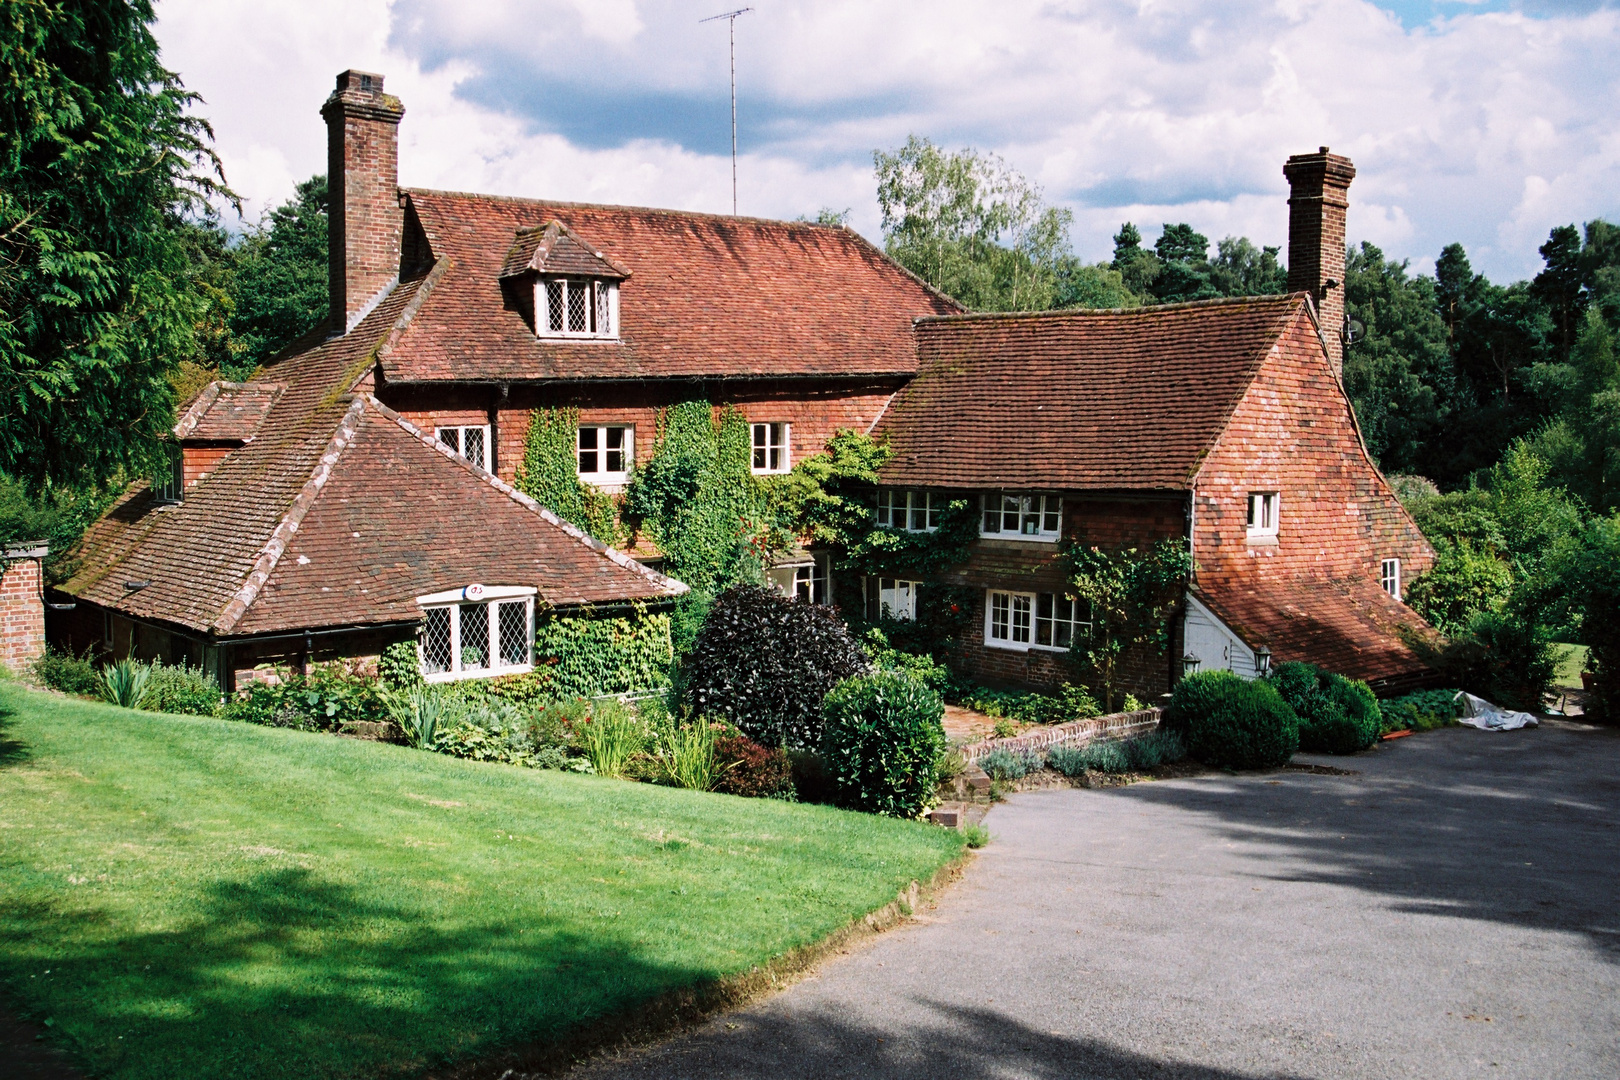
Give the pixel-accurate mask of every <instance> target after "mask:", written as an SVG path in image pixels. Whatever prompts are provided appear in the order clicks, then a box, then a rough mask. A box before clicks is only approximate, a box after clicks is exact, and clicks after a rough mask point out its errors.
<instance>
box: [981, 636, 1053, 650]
mask: <svg viewBox="0 0 1620 1080" xmlns="http://www.w3.org/2000/svg"><path fill="white" fill-rule="evenodd" d="M984 647H985V648H987V649H1000V650H1001V651H1002V652H1043V653H1066V652H1070V651H1071V650H1070V649H1068V648H1067V647H1065V646H1062V645H1035V644H1033V643H1032V644H1029V645H1020V644H1018V643H1017V642H1015V641H996V640H994V639H993V638H986V639H985V642H984Z"/></svg>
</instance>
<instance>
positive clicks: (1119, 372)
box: [875, 293, 1305, 490]
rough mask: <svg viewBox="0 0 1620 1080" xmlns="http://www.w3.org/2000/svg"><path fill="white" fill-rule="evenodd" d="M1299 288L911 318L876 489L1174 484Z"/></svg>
mask: <svg viewBox="0 0 1620 1080" xmlns="http://www.w3.org/2000/svg"><path fill="white" fill-rule="evenodd" d="M1304 311H1305V297H1304V294H1302V293H1301V294H1294V295H1292V296H1261V297H1244V298H1239V299H1231V300H1206V301H1201V302H1198V303H1190V304H1167V305H1161V306H1157V307H1142V308H1126V309H1117V310H1091V311H1060V312H1046V313H1041V314H1032V315H960V316H954V317H949V318H936V319H924V320H922V321H921V322H919V323H918V324H917V349H918V355H919V358H920V369H919V371H918V374H917V377H916V378H915V379H913V380H912V381H911V383H910V384H909V385H908V386H907V387H906V388H905V389H904V390H902V391H901V392H900V393H899V394H898V395H897V396H896V397H895V399H894V401H893V402H892V403H891V404H890V406H889V408H888V409H887V410H886V411H885V412H884V414H883V416H882V417H881V418H880V420H879V422H878V424H877V425H876V427H875V431H877V432H879V433H882V434H885V435H887V436H888V438H889V441H890V444H891V445H892V446H893V447H894V450H895V455H894V457H893V459H892V460H891V461H890V462H889V464H888V465H886V466H885V467H884V468H883V470H882V476H883V479H884V482H885V483H891V484H911V485H917V486H923V487H926V486H935V487H979V488H994V487H1009V488H1024V489H1032V488H1033V489H1042V488H1044V489H1048V490H1050V489H1053V488H1061V489H1075V490H1085V489H1091V490H1118V489H1159V490H1164V489H1171V490H1184V489H1186V488H1187V487H1188V486H1189V484H1190V482H1191V477H1192V474H1193V472H1194V471H1195V469H1196V468H1197V466H1198V464H1199V462H1200V460H1201V459H1202V457H1203V455H1204V454H1205V453H1207V452H1208V450H1209V448H1210V446H1211V445H1212V444H1213V443H1214V441H1215V439H1216V437H1217V436H1218V435H1219V434H1220V432H1221V430H1222V428H1224V426H1225V425H1226V422H1227V420H1228V418H1229V417H1230V415H1231V412H1232V410H1233V409H1234V408H1235V407H1236V405H1237V402H1238V400H1239V399H1240V398H1241V397H1242V395H1243V393H1244V391H1245V390H1246V389H1247V387H1248V385H1249V383H1250V382H1251V380H1252V379H1253V378H1254V376H1255V374H1256V372H1257V371H1258V370H1259V366H1260V362H1261V360H1263V359H1264V358H1265V356H1266V354H1267V353H1268V352H1269V351H1270V349H1271V348H1272V346H1273V344H1274V343H1275V342H1276V341H1277V339H1278V338H1279V337H1280V336H1281V334H1282V333H1283V331H1284V329H1285V328H1286V327H1287V325H1288V324H1289V322H1290V320H1292V319H1295V318H1299V317H1304V314H1303V313H1304Z"/></svg>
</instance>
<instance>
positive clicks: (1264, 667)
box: [1254, 645, 1271, 679]
mask: <svg viewBox="0 0 1620 1080" xmlns="http://www.w3.org/2000/svg"><path fill="white" fill-rule="evenodd" d="M1270 671H1271V650H1270V649H1268V648H1266V647H1265V646H1264V645H1262V646H1260V647H1259V648H1258V649H1256V650H1254V673H1255V674H1256V675H1258V676H1259V677H1260V678H1262V679H1263V678H1265V677H1266V674H1267V673H1268V672H1270Z"/></svg>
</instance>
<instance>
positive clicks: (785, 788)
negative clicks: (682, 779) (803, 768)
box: [714, 734, 796, 802]
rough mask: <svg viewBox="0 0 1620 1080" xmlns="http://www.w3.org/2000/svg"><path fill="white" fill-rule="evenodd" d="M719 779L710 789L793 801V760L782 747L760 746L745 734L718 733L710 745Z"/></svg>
mask: <svg viewBox="0 0 1620 1080" xmlns="http://www.w3.org/2000/svg"><path fill="white" fill-rule="evenodd" d="M714 752H715V757H716V758H718V759H719V766H720V779H719V780H718V781H717V782H716V783H715V785H714V790H715V791H722V792H725V793H726V794H728V795H746V796H748V797H750V798H756V799H782V800H785V801H787V802H793V801H794V800H795V798H796V793H795V791H794V787H793V762H792V761H791V760H790V759H789V758H788V754H787V751H786V750H783V749H782V748H781V747H775V746H761V745H760V744H759V743H757V742H755V741H754V740H753V739H750V738H749V737H748V736H746V735H740V734H739V735H722V736H721V737H720V738H719V739H718V740H717V741H716V742H715V745H714Z"/></svg>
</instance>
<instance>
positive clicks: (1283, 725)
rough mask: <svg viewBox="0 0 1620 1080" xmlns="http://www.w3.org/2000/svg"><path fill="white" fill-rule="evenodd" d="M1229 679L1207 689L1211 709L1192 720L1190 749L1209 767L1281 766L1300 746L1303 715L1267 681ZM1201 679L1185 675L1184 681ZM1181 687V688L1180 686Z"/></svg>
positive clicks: (1260, 767)
mask: <svg viewBox="0 0 1620 1080" xmlns="http://www.w3.org/2000/svg"><path fill="white" fill-rule="evenodd" d="M1210 674H1212V675H1222V674H1226V675H1229V676H1230V681H1227V680H1224V679H1222V680H1211V681H1212V682H1213V683H1216V684H1218V685H1217V686H1216V687H1215V690H1214V692H1213V693H1206V694H1205V696H1204V701H1205V702H1206V703H1207V708H1208V711H1207V712H1203V713H1201V714H1199V713H1192V714H1191V715H1190V717H1189V719H1188V721H1187V748H1188V749H1189V750H1190V751H1191V752H1192V756H1193V757H1196V758H1197V759H1198V760H1200V761H1202V762H1204V763H1205V764H1206V765H1215V766H1221V767H1225V768H1231V769H1266V768H1272V767H1274V766H1277V765H1282V764H1284V763H1286V762H1287V761H1288V759H1289V758H1291V757H1293V756H1294V751H1296V750H1298V749H1299V718H1298V717H1296V716H1295V715H1294V710H1293V709H1290V708H1289V707H1288V703H1287V702H1286V701H1284V700H1283V699H1282V695H1281V694H1279V693H1277V688H1276V687H1274V686H1272V685H1271V684H1270V683H1268V682H1264V681H1261V680H1258V679H1257V680H1255V681H1253V682H1248V681H1245V680H1243V679H1240V678H1238V677H1237V676H1235V675H1230V673H1229V672H1211V673H1210ZM1196 678H1198V676H1197V675H1194V676H1192V677H1190V678H1189V679H1183V680H1182V683H1183V684H1185V683H1187V682H1190V681H1192V679H1196ZM1178 689H1179V686H1178Z"/></svg>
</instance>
